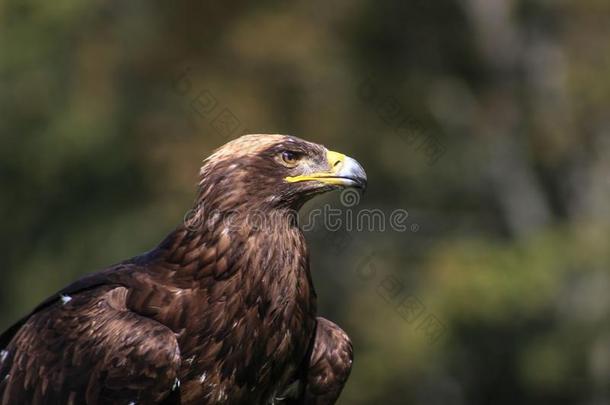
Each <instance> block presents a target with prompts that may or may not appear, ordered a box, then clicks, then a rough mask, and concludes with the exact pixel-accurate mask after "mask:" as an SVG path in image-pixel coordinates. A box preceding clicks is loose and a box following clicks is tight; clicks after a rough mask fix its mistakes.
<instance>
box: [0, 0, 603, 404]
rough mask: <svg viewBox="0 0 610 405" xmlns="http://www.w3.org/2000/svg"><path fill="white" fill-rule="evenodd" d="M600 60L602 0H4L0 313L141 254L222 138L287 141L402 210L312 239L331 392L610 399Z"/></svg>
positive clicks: (184, 206)
mask: <svg viewBox="0 0 610 405" xmlns="http://www.w3.org/2000/svg"><path fill="white" fill-rule="evenodd" d="M609 72H610V3H608V2H606V1H602V0H580V1H577V0H559V1H549V0H514V1H509V0H494V1H484V0H439V1H434V2H431V1H423V0H416V1H388V0H382V1H373V0H357V1H347V0H331V1H329V2H322V1H313V2H307V1H297V2H290V3H288V2H278V1H263V2H256V3H254V2H243V1H242V2H227V3H221V2H199V1H183V0H181V1H176V2H161V1H140V0H135V1H130V2H119V1H99V0H93V1H89V2H82V1H75V0H60V1H56V2H49V1H40V0H20V1H16V0H5V1H3V2H1V3H0V86H1V87H0V111H1V114H2V116H1V119H0V134H1V136H0V179H1V182H0V184H1V188H0V191H1V196H0V197H1V198H0V219H1V221H2V222H1V223H2V232H0V246H2V253H1V254H0V269H1V272H2V279H3V283H2V284H1V285H0V328H2V329H3V328H5V327H8V326H9V325H10V324H11V323H12V322H13V321H15V320H16V319H17V318H18V317H19V316H21V315H23V314H25V313H26V312H27V311H28V310H29V309H31V308H32V307H33V306H34V305H35V304H36V303H38V302H39V301H41V300H42V299H43V298H45V297H46V296H48V295H50V294H52V293H54V292H55V291H57V290H58V289H59V288H60V287H62V286H63V285H65V284H67V283H68V282H69V281H71V280H73V279H74V278H76V277H78V276H80V275H83V274H85V273H88V272H91V271H95V270H97V269H100V268H103V267H105V266H107V265H110V264H112V263H114V262H118V261H120V260H122V259H125V258H128V257H131V256H133V255H135V254H137V253H139V252H142V251H144V250H148V249H149V248H151V247H153V246H155V244H156V243H158V242H159V241H160V240H161V239H162V237H163V236H164V235H165V234H166V233H168V232H169V231H170V230H171V229H172V228H173V226H175V225H176V224H178V223H179V222H180V221H181V220H182V218H183V215H184V213H185V212H186V211H187V210H188V208H189V207H190V205H191V203H192V200H193V198H194V188H195V183H196V173H197V169H198V166H199V165H200V163H201V161H202V159H203V158H204V157H206V156H207V155H208V154H209V153H210V152H211V151H212V150H213V149H214V148H216V147H218V146H220V145H221V144H223V143H224V142H226V141H228V140H229V139H231V138H234V137H236V136H237V135H239V134H242V133H258V132H264V133H290V134H294V135H298V136H301V137H303V138H306V139H309V140H312V141H316V142H320V143H324V144H326V145H327V146H329V147H331V148H332V149H335V150H338V151H342V152H345V153H347V154H349V155H351V156H354V157H356V158H357V159H358V160H359V161H360V162H361V163H362V164H363V165H364V167H365V168H366V169H367V172H368V175H369V181H370V188H369V190H368V193H367V194H366V196H365V198H363V200H362V203H361V205H360V206H359V207H357V208H356V210H357V209H361V208H368V209H373V208H379V209H382V210H383V211H384V212H386V213H389V212H391V211H392V210H394V209H399V208H400V209H406V210H408V212H409V229H408V230H407V232H395V231H392V230H386V231H385V232H356V231H352V232H347V231H338V232H336V233H333V232H330V231H328V230H325V229H324V228H323V227H322V226H321V225H320V226H318V227H317V228H316V230H315V232H311V233H309V234H308V238H309V240H310V244H311V249H312V255H313V273H314V278H315V282H316V286H317V289H318V292H319V295H320V311H321V313H322V315H325V316H327V317H329V318H331V319H333V320H335V321H337V323H339V324H340V325H342V326H343V327H344V329H345V330H346V331H347V332H348V333H349V334H350V335H351V336H352V338H353V341H354V345H355V349H356V360H355V365H354V371H353V374H352V377H351V379H350V381H349V384H348V386H347V388H346V390H345V393H344V395H343V397H342V399H341V403H342V404H373V403H383V404H492V403H493V404H542V403H552V404H604V403H610V379H609V376H610V326H609V325H610V322H609V321H610V295H609V294H608V291H609V290H610V272H609V264H610V249H609V248H610V208H609V207H610V205H609V204H608V201H609V200H610V158H609V156H610V155H609V153H610V75H609ZM363 90H366V91H365V92H363ZM211 100H212V101H211ZM214 100H215V101H214ZM198 103H199V104H198ZM221 114H224V115H223V116H224V117H225V118H226V117H230V118H231V120H232V121H230V122H231V123H233V124H235V128H233V127H231V128H230V129H227V127H226V126H220V124H221V123H222V122H223V121H219V120H221V118H218V117H220V116H221ZM405 128H406V129H407V131H406V132H405V131H403V130H404V129H405ZM406 134H408V135H406ZM426 136H427V137H428V138H425V137H426ZM412 137H418V139H434V140H436V141H437V142H439V143H441V144H442V145H443V146H444V147H445V153H444V154H443V155H442V156H441V157H440V158H439V160H438V161H437V162H436V163H435V164H429V160H428V158H427V156H426V153H425V150H424V149H422V148H418V147H417V146H416V144H414V143H413V142H412V139H413V138H412ZM336 197H337V196H336V195H335V196H329V197H327V198H326V199H321V200H317V201H315V202H313V203H312V204H311V205H310V206H309V207H310V208H312V207H319V206H321V205H322V204H325V203H329V204H333V205H334V206H338V202H337V198H336ZM411 225H415V227H414V228H412V227H411ZM415 230H416V231H415ZM365 266H368V267H367V268H368V270H371V269H373V270H374V272H373V273H370V274H368V275H367V276H366V277H364V276H363V273H362V270H363V269H364V267H365ZM371 274H372V275H371ZM388 280H393V284H392V285H393V286H394V287H396V286H397V285H400V291H399V292H398V293H397V294H396V295H393V296H392V297H390V299H388V294H387V289H385V290H384V288H386V287H387V282H388ZM397 282H399V284H397ZM384 283H385V284H384ZM394 287H393V288H394ZM384 291H385V292H386V294H385V295H384ZM393 291H394V292H396V290H393ZM403 299H415V300H416V302H418V303H419V304H421V305H420V307H423V308H424V312H425V313H426V314H428V315H432V316H433V317H434V319H436V320H438V321H439V322H441V323H442V325H443V333H442V335H440V336H438V338H437V339H431V337H430V334H429V333H428V331H427V330H426V329H425V328H422V327H420V323H419V322H418V321H412V320H410V321H407V320H405V319H404V318H403V317H402V316H401V312H400V311H401V308H403V307H401V305H402V304H404V301H403ZM402 315H404V313H402Z"/></svg>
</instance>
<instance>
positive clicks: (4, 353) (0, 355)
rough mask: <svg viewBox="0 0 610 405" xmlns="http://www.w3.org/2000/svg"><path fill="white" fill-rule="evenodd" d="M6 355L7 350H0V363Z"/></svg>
mask: <svg viewBox="0 0 610 405" xmlns="http://www.w3.org/2000/svg"><path fill="white" fill-rule="evenodd" d="M7 357H8V351H7V350H2V351H1V352H0V364H2V363H4V360H6V358H7Z"/></svg>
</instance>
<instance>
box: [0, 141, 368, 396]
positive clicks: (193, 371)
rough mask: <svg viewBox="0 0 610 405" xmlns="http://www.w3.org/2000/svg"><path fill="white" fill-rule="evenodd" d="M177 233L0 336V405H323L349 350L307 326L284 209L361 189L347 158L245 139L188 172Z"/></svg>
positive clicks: (333, 333) (300, 255)
mask: <svg viewBox="0 0 610 405" xmlns="http://www.w3.org/2000/svg"><path fill="white" fill-rule="evenodd" d="M200 176H201V177H200V182H199V193H198V198H197V201H196V204H195V207H194V209H193V210H192V211H191V212H190V215H189V216H188V217H187V220H186V221H185V223H184V224H182V225H180V226H179V227H178V228H177V229H176V230H175V231H174V232H172V233H171V234H170V235H169V236H167V237H166V238H165V240H163V242H161V244H160V245H159V246H158V247H157V248H155V249H154V250H152V251H150V252H148V253H146V254H143V255H141V256H137V257H135V258H133V259H130V260H127V261H125V262H122V263H120V264H118V265H115V266H113V267H110V268H107V269H105V270H103V271H101V272H98V273H95V274H93V275H90V276H87V277H84V278H83V279H81V280H79V281H77V282H75V283H74V284H72V285H70V286H68V287H66V288H65V289H63V290H62V291H60V292H59V293H58V294H56V295H54V296H52V297H51V298H49V299H48V300H46V301H45V302H44V303H42V304H41V305H40V306H39V307H38V308H36V309H35V310H34V311H33V312H32V313H31V314H30V315H29V316H27V317H25V318H24V319H22V320H21V321H19V322H18V323H17V324H16V325H14V326H13V327H12V328H10V329H9V330H7V331H6V332H5V333H4V334H2V335H1V336H0V405H12V404H84V403H86V404H131V403H134V404H135V403H138V404H146V403H168V404H169V403H176V404H178V403H180V404H216V403H226V404H266V403H270V402H273V401H274V402H275V403H287V404H288V403H290V404H333V403H334V402H335V401H336V399H337V397H338V396H339V394H340V392H341V389H342V388H343V385H344V383H345V381H346V380H347V377H348V375H349V372H350V369H351V364H352V347H351V343H350V341H349V338H348V337H347V335H346V334H345V333H344V332H343V331H342V330H341V329H340V328H339V327H338V326H337V325H335V324H333V323H332V322H329V321H327V320H325V319H323V318H317V317H316V295H315V291H314V288H313V285H312V281H311V276H310V272H309V259H308V252H307V248H306V245H305V240H304V238H303V234H302V233H301V231H300V229H299V228H298V226H297V223H296V210H298V209H299V208H300V207H301V206H302V204H303V203H304V202H305V201H307V200H308V199H309V198H311V197H312V196H314V195H316V194H319V193H322V192H325V191H329V190H332V189H335V188H337V187H351V186H354V187H364V186H365V184H366V176H365V174H364V171H363V170H362V168H361V167H360V166H359V165H358V164H357V162H356V161H354V160H353V159H351V158H348V157H345V156H344V155H340V154H337V153H334V152H329V151H327V150H326V149H325V148H324V147H322V146H320V145H316V144H313V143H310V142H306V141H303V140H301V139H298V138H295V137H290V136H283V135H247V136H244V137H241V138H239V139H236V140H235V141H233V142H230V143H228V144H227V145H225V146H224V147H222V148H220V149H219V150H218V151H217V152H216V153H214V154H213V155H212V156H210V158H208V159H207V160H206V161H205V163H204V166H203V167H202V169H201V174H200Z"/></svg>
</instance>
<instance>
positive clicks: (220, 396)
mask: <svg viewBox="0 0 610 405" xmlns="http://www.w3.org/2000/svg"><path fill="white" fill-rule="evenodd" d="M226 399H227V394H225V390H224V389H222V388H221V389H220V391H218V402H224V401H226Z"/></svg>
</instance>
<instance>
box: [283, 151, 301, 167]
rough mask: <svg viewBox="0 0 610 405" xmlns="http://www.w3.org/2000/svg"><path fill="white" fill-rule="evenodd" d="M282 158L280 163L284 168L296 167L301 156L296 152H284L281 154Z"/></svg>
mask: <svg viewBox="0 0 610 405" xmlns="http://www.w3.org/2000/svg"><path fill="white" fill-rule="evenodd" d="M281 157H282V162H283V163H284V164H286V166H291V167H292V166H296V164H297V163H299V160H300V159H301V155H299V154H298V153H297V152H292V151H284V152H282V154H281Z"/></svg>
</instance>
